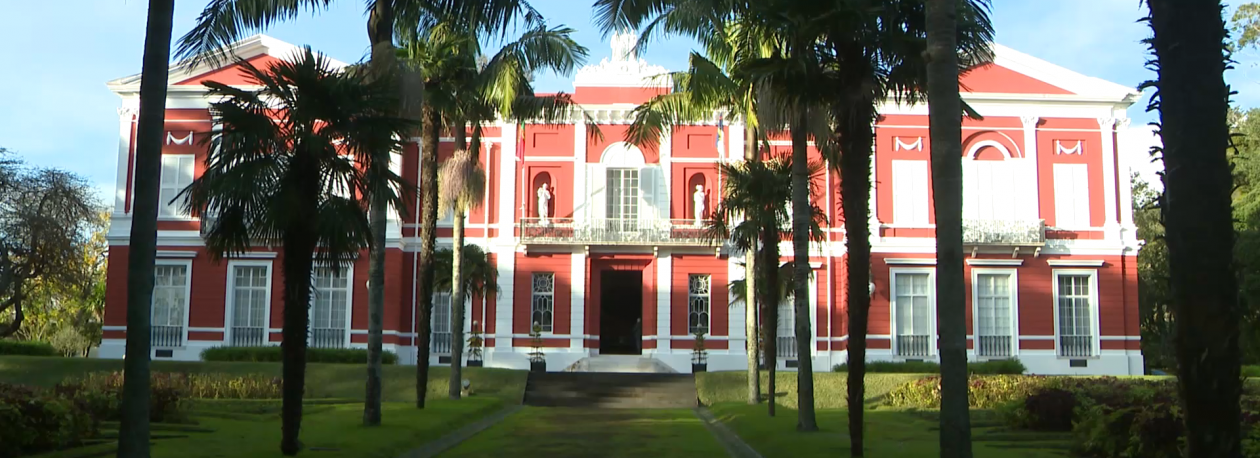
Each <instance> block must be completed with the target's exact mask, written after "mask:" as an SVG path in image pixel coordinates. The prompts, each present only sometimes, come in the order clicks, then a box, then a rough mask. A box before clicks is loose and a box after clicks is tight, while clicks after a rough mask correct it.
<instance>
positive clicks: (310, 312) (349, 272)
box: [306, 262, 354, 348]
mask: <svg viewBox="0 0 1260 458" xmlns="http://www.w3.org/2000/svg"><path fill="white" fill-rule="evenodd" d="M313 267H314V270H318V269H321V268H329V267H328V266H323V265H320V263H319V262H315V264H314V266H313ZM343 269H344V270H343V272H345V274H346V326H345V329H346V332H345V336H344V337H343V339H344V340H343V343H342V346H341V348H350V323H351V322H352V321H353V320H354V264H353V263H346V265H345V266H344V267H343ZM314 270H313V271H312V272H311V274H312V275H311V277H312V278H311V297H310V304H309V305H308V306H307V309H306V330H307V331H306V344H307V346H309V345H310V344H311V342H310V341H311V338H312V337H314V331H315V319H314V318H315V284H314V283H315V281H314V280H315V279H314V273H315V272H314Z"/></svg>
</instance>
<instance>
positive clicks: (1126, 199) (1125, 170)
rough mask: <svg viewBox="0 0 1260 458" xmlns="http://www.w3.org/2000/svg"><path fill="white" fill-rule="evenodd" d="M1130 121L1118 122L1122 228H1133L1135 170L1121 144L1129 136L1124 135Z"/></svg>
mask: <svg viewBox="0 0 1260 458" xmlns="http://www.w3.org/2000/svg"><path fill="white" fill-rule="evenodd" d="M1129 121H1130V119H1129V118H1122V119H1117V120H1116V132H1117V135H1116V151H1118V152H1119V154H1117V155H1116V156H1118V157H1119V163H1118V164H1116V168H1117V169H1118V170H1119V171H1120V173H1119V174H1118V175H1119V176H1120V182H1119V183H1116V185H1118V186H1120V226H1121V227H1125V228H1128V227H1132V226H1133V179H1132V174H1133V169H1132V165H1131V164H1129V159H1128V155H1127V154H1125V150H1124V146H1125V145H1123V144H1121V139H1123V138H1125V137H1126V136H1127V135H1124V134H1125V133H1126V131H1127V130H1128V129H1129Z"/></svg>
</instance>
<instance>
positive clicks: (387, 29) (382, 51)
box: [363, 1, 401, 426]
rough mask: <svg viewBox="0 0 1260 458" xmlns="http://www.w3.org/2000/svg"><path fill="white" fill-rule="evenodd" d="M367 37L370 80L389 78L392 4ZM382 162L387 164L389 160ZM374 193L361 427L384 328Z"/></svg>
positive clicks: (383, 7)
mask: <svg viewBox="0 0 1260 458" xmlns="http://www.w3.org/2000/svg"><path fill="white" fill-rule="evenodd" d="M368 38H369V39H370V40H371V42H372V61H371V62H370V64H369V65H370V67H371V69H372V75H373V77H374V78H389V77H390V76H391V75H390V73H391V72H392V70H393V68H394V65H393V64H394V5H393V2H391V1H379V2H376V4H375V5H373V7H372V13H371V15H370V16H369V17H368ZM399 87H401V86H399ZM380 153H381V154H384V155H385V158H388V157H389V156H390V155H391V154H392V152H391V151H382V152H380ZM378 163H382V162H378ZM383 163H384V164H388V163H389V161H388V160H386V161H384V162H383ZM378 184H379V183H378ZM382 188H383V186H382ZM376 191H377V192H374V193H373V195H372V196H371V202H372V207H371V214H370V215H368V217H369V225H370V226H371V228H372V249H371V252H370V258H371V259H370V260H369V265H368V348H367V389H366V395H365V398H364V402H363V424H364V425H365V426H378V425H380V424H381V379H382V377H381V351H382V348H381V347H382V346H383V342H382V341H383V334H384V328H385V325H384V320H385V224H386V223H385V211H386V207H387V206H388V204H387V203H386V200H385V199H384V191H385V190H384V189H377V190H376Z"/></svg>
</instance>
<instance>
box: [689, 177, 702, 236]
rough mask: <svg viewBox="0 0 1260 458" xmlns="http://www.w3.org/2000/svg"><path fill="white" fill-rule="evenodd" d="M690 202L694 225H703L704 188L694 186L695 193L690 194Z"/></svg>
mask: <svg viewBox="0 0 1260 458" xmlns="http://www.w3.org/2000/svg"><path fill="white" fill-rule="evenodd" d="M691 202H692V203H693V204H694V208H693V209H692V211H693V212H694V213H695V215H694V216H695V218H696V225H697V226H700V225H702V224H704V223H703V221H704V186H702V185H696V192H695V193H692V194H691Z"/></svg>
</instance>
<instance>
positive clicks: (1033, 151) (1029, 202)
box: [1019, 116, 1041, 219]
mask: <svg viewBox="0 0 1260 458" xmlns="http://www.w3.org/2000/svg"><path fill="white" fill-rule="evenodd" d="M1019 119H1020V121H1023V123H1024V160H1025V161H1026V163H1027V169H1026V170H1025V172H1024V173H1025V174H1026V175H1025V178H1024V179H1026V180H1028V181H1027V183H1031V184H1032V193H1030V194H1025V196H1024V198H1025V199H1026V200H1025V202H1024V206H1025V208H1026V209H1027V210H1026V212H1027V213H1031V214H1030V215H1027V217H1029V218H1030V219H1041V209H1040V207H1041V181H1040V178H1039V177H1038V174H1037V123H1038V122H1041V117H1039V116H1021V117H1020V118H1019Z"/></svg>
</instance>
